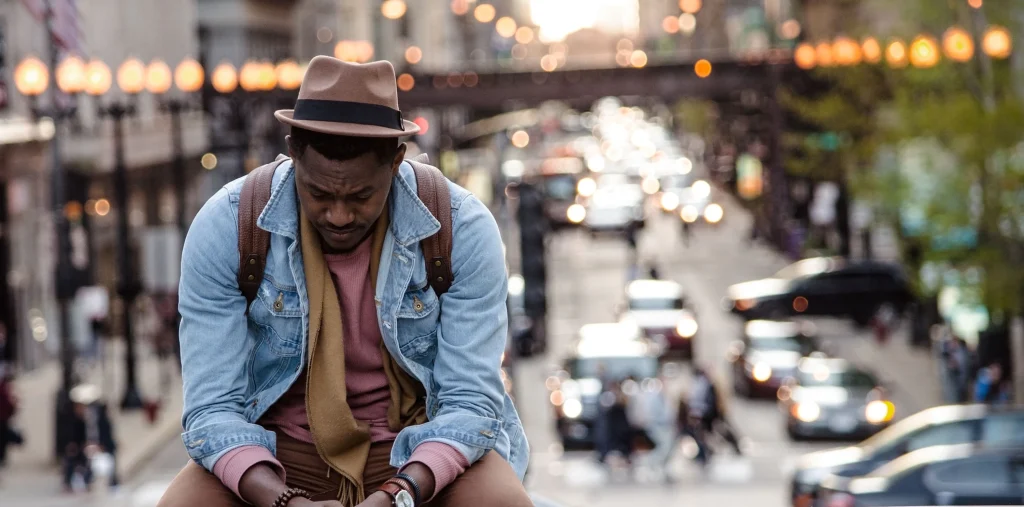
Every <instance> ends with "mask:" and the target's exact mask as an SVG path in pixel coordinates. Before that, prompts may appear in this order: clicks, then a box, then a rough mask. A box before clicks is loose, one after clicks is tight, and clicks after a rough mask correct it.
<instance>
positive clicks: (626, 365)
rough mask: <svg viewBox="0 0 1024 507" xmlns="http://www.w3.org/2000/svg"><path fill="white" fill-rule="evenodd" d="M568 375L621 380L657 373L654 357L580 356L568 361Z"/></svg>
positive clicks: (656, 360) (656, 363) (577, 377)
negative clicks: (584, 357)
mask: <svg viewBox="0 0 1024 507" xmlns="http://www.w3.org/2000/svg"><path fill="white" fill-rule="evenodd" d="M567 366H568V368H567V369H568V371H569V375H570V376H572V378H575V379H581V378H602V377H603V378H605V379H611V380H622V379H624V378H626V377H629V376H635V377H637V378H641V379H642V378H650V377H654V376H657V374H658V359H657V358H655V357H602V358H586V359H583V358H580V359H574V360H571V361H569V363H568V365H567Z"/></svg>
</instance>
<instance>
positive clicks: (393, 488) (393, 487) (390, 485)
mask: <svg viewBox="0 0 1024 507" xmlns="http://www.w3.org/2000/svg"><path fill="white" fill-rule="evenodd" d="M377 491H383V492H385V493H387V494H388V496H390V497H391V505H395V499H396V498H397V497H398V493H399V492H401V491H405V488H404V487H403V486H402V485H401V484H399V483H397V482H394V481H393V480H391V479H388V480H387V481H386V482H385V483H384V484H381V485H380V488H378V489H377Z"/></svg>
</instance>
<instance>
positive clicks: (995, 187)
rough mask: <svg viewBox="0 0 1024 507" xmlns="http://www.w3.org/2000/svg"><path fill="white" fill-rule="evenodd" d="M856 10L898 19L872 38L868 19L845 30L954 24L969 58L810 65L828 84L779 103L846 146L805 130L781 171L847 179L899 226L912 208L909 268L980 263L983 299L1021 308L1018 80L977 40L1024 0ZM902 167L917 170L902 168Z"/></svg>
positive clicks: (937, 30)
mask: <svg viewBox="0 0 1024 507" xmlns="http://www.w3.org/2000/svg"><path fill="white" fill-rule="evenodd" d="M860 8H861V9H862V12H867V11H865V9H868V10H870V12H871V13H872V14H873V17H874V18H876V19H878V18H886V19H897V20H904V21H905V22H904V23H902V25H903V26H896V27H893V32H892V33H870V30H871V29H872V28H870V27H866V26H860V27H858V26H850V27H847V33H851V34H855V35H864V36H866V35H873V36H875V37H877V38H878V39H879V40H882V41H884V40H886V38H887V36H900V37H903V38H904V39H905V40H908V41H909V40H911V39H912V38H913V37H914V36H915V35H916V34H918V33H930V34H934V35H935V37H936V39H941V35H942V34H943V32H944V31H945V30H946V29H947V28H948V27H950V26H959V27H962V28H963V29H964V30H966V31H967V32H968V33H970V34H971V36H972V38H973V40H974V41H975V46H976V48H977V49H976V51H975V55H974V57H973V58H972V59H971V60H970V61H968V62H963V63H959V62H952V61H949V60H948V59H943V60H942V61H941V62H940V63H939V64H937V65H935V66H934V67H932V68H927V69H918V68H914V67H906V68H895V69H893V68H890V67H889V66H887V65H885V64H884V63H881V64H875V65H871V64H861V65H858V66H852V67H831V68H820V69H816V70H815V71H813V74H812V76H813V78H814V79H816V80H819V81H821V82H824V83H826V87H825V88H826V89H827V91H825V92H824V93H820V94H818V95H813V94H806V93H800V92H799V90H792V89H791V90H786V91H784V92H783V93H782V98H783V103H784V104H785V105H786V107H787V108H788V109H789V111H790V112H791V113H792V114H794V115H795V116H797V117H798V118H800V119H802V120H803V121H805V122H806V123H808V124H810V125H812V126H813V127H814V128H815V129H817V130H821V131H827V132H835V133H836V134H837V135H838V137H839V138H840V139H843V140H844V141H845V142H843V143H841V144H840V145H839V146H838V147H837V148H836V149H835V150H829V149H826V148H827V147H822V146H820V145H813V144H811V145H809V144H808V143H806V141H805V138H806V136H802V135H799V134H797V135H793V136H790V139H789V143H787V146H788V147H790V148H791V150H790V153H791V154H792V156H791V157H790V158H789V159H788V160H787V169H788V170H790V171H792V172H796V173H803V174H812V175H815V176H817V177H822V178H832V179H838V178H845V179H846V180H847V181H849V183H850V185H851V188H852V189H853V191H854V193H855V195H858V196H859V197H862V198H867V199H871V200H872V201H873V202H874V203H875V204H876V206H877V214H876V216H878V217H879V218H882V219H885V220H888V221H890V222H891V223H894V224H895V225H897V227H898V229H900V230H904V229H906V228H908V225H909V224H907V223H901V220H903V219H905V218H906V214H907V213H906V211H907V209H908V204H913V205H914V206H913V207H915V208H917V210H916V211H917V212H919V213H922V214H923V215H924V219H925V222H926V223H927V224H928V226H927V228H926V229H923V230H920V231H918V233H919V235H916V237H910V238H906V239H907V241H906V242H905V244H907V245H910V246H912V247H914V248H915V249H916V248H920V249H921V253H922V254H923V255H921V256H919V258H917V259H915V258H914V257H916V256H913V255H911V256H908V257H909V258H910V260H911V265H908V266H907V267H908V271H910V272H911V273H916V272H917V270H918V269H919V268H920V265H918V262H920V261H926V260H934V261H948V262H951V263H954V264H957V265H962V266H977V267H981V268H982V269H983V271H984V273H985V276H984V282H983V291H982V292H983V296H982V297H983V298H984V302H985V304H986V305H987V306H988V307H989V308H990V309H991V310H994V311H1001V310H1005V311H1009V312H1016V311H1018V310H1019V309H1020V308H1021V307H1022V301H1024V299H1022V297H1021V296H1022V290H1024V289H1022V287H1024V271H1022V270H1020V269H1019V268H1018V267H1017V266H1019V264H1020V262H1021V261H1024V222H1022V217H1024V214H1022V212H1024V186H1022V183H1024V149H1022V144H1021V143H1022V135H1021V132H1022V131H1024V107H1022V103H1021V95H1020V94H1019V90H1020V89H1021V87H1020V84H1021V83H1020V82H1019V80H1020V79H1022V77H1024V76H1021V75H1020V73H1019V72H1015V71H1014V69H1013V68H1012V65H1011V63H1010V62H1008V61H1001V60H992V59H990V58H988V57H987V56H985V55H984V54H983V52H982V51H981V49H980V48H981V44H980V42H981V39H982V35H983V32H984V30H985V28H986V27H987V26H989V25H990V24H998V25H1002V26H1010V27H1012V26H1015V25H1014V24H1015V22H1016V20H1017V19H1020V18H1021V12H1020V11H1021V10H1022V9H1024V5H1020V4H1019V3H1018V2H985V4H984V7H983V8H982V9H972V8H970V7H969V6H968V5H967V3H966V2H963V1H960V0H956V1H953V0H948V1H945V2H941V1H936V0H901V1H900V2H875V1H869V0H865V2H863V3H861V4H860ZM879 12H884V13H885V14H884V15H881V16H880V15H879ZM850 19H851V21H852V22H853V23H854V25H855V24H856V22H857V21H858V18H857V16H852V17H850ZM858 29H859V30H860V31H861V33H858ZM909 165H913V166H916V167H917V168H918V170H919V171H918V173H916V174H913V173H908V172H907V171H906V169H907V167H908V166H909ZM922 189H924V190H922ZM922 194H926V195H922ZM962 231H973V233H975V234H976V236H977V241H976V244H957V243H956V242H951V241H952V239H954V233H956V232H962Z"/></svg>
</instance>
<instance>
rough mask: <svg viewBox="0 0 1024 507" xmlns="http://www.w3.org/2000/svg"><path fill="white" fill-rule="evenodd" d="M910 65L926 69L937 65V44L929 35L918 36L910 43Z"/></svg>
mask: <svg viewBox="0 0 1024 507" xmlns="http://www.w3.org/2000/svg"><path fill="white" fill-rule="evenodd" d="M909 56H910V64H911V65H913V66H914V67H918V68H922V69H926V68H929V67H934V66H935V64H937V63H939V44H938V43H937V42H935V39H934V38H932V37H931V36H929V35H918V36H917V37H915V38H914V41H913V42H911V43H910V55H909Z"/></svg>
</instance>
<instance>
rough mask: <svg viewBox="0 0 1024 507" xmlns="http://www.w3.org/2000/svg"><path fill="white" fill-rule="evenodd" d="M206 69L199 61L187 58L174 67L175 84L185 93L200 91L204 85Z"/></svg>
mask: <svg viewBox="0 0 1024 507" xmlns="http://www.w3.org/2000/svg"><path fill="white" fill-rule="evenodd" d="M204 78H205V71H203V66H202V65H200V64H199V62H197V61H195V60H194V59H192V58H186V59H184V60H182V61H181V63H179V64H178V67H177V68H175V69H174V86H177V87H178V89H179V90H181V91H183V92H185V93H193V92H197V91H199V89H200V88H202V87H203V81H204Z"/></svg>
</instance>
